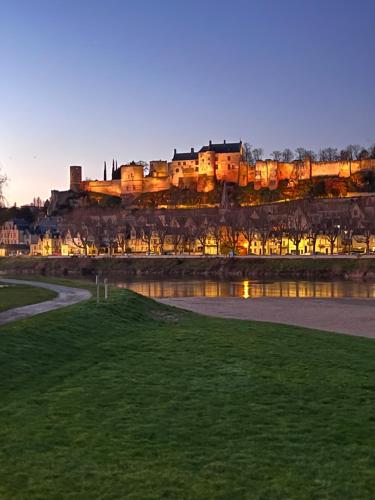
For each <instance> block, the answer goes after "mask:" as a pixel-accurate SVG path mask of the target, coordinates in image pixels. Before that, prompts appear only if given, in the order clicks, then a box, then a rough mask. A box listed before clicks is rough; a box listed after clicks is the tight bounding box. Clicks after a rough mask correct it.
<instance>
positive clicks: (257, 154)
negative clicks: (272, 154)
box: [253, 148, 263, 161]
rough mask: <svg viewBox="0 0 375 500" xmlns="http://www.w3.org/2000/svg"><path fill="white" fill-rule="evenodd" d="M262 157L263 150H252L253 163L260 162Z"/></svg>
mask: <svg viewBox="0 0 375 500" xmlns="http://www.w3.org/2000/svg"><path fill="white" fill-rule="evenodd" d="M262 156H263V149H262V148H254V149H253V158H254V161H258V160H261V159H262Z"/></svg>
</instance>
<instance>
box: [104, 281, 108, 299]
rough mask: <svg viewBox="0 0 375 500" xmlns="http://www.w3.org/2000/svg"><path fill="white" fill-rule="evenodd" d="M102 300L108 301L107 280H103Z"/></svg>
mask: <svg viewBox="0 0 375 500" xmlns="http://www.w3.org/2000/svg"><path fill="white" fill-rule="evenodd" d="M104 299H105V300H107V299H108V280H107V278H104Z"/></svg>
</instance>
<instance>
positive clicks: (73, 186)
mask: <svg viewBox="0 0 375 500" xmlns="http://www.w3.org/2000/svg"><path fill="white" fill-rule="evenodd" d="M81 182H82V167H80V166H78V165H71V166H70V190H71V191H75V192H78V191H80V189H81Z"/></svg>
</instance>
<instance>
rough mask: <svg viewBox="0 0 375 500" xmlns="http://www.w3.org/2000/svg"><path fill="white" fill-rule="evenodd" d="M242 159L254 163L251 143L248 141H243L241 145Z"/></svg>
mask: <svg viewBox="0 0 375 500" xmlns="http://www.w3.org/2000/svg"><path fill="white" fill-rule="evenodd" d="M242 160H243V161H245V162H247V163H249V164H250V165H251V164H253V163H254V158H253V152H252V145H251V144H249V143H248V142H245V143H244V144H243V146H242Z"/></svg>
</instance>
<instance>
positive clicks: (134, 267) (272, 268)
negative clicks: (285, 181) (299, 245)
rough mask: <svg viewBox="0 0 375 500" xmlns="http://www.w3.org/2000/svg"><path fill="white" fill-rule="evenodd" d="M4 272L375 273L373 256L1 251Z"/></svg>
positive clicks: (360, 275)
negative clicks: (15, 253) (11, 254)
mask: <svg viewBox="0 0 375 500" xmlns="http://www.w3.org/2000/svg"><path fill="white" fill-rule="evenodd" d="M0 274H3V275H44V276H56V277H62V276H64V277H72V278H79V277H86V278H93V277H94V276H95V275H97V274H100V275H103V276H107V277H109V278H112V279H113V278H116V279H122V278H135V277H145V278H158V277H163V278H184V277H202V278H204V277H207V278H209V277H211V278H255V279H262V278H263V279H264V278H296V279H312V280H314V279H364V280H374V279H375V256H374V257H372V256H371V257H360V258H358V257H355V256H351V257H343V256H333V257H320V256H319V257H310V256H304V257H252V258H246V257H235V258H228V257H173V256H168V257H133V256H132V257H125V258H112V259H109V258H91V257H88V258H84V257H2V258H0Z"/></svg>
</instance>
